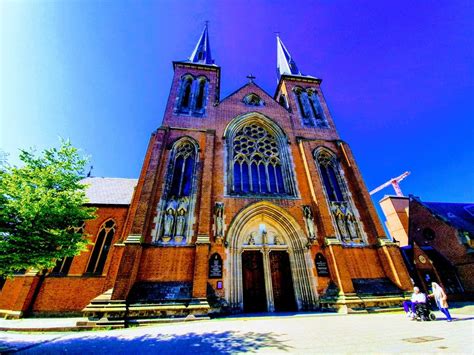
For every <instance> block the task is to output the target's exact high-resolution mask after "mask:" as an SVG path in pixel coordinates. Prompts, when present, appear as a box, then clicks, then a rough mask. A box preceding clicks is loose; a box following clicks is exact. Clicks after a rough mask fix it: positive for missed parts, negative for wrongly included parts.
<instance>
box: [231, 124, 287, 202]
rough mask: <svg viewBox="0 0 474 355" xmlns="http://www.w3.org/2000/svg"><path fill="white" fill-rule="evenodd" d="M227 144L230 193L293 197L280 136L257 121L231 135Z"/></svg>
mask: <svg viewBox="0 0 474 355" xmlns="http://www.w3.org/2000/svg"><path fill="white" fill-rule="evenodd" d="M227 142H228V146H229V152H230V154H229V158H230V163H229V167H230V171H229V183H230V184H229V185H230V189H229V190H230V191H229V192H230V193H231V194H236V195H294V194H295V188H294V182H293V174H292V172H291V169H290V164H289V157H288V152H287V151H286V147H284V144H283V142H284V139H283V137H281V136H278V135H277V134H275V133H274V132H271V131H270V130H268V129H267V128H265V127H264V126H263V125H261V124H259V123H257V122H249V123H248V124H246V125H244V126H242V127H241V128H240V129H237V130H236V131H235V132H234V134H230V135H229V137H228V141H227Z"/></svg>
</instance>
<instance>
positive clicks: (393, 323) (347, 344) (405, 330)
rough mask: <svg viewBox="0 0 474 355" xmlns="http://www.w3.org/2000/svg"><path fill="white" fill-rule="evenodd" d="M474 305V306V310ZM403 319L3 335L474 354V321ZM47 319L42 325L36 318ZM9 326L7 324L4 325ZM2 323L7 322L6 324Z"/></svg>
mask: <svg viewBox="0 0 474 355" xmlns="http://www.w3.org/2000/svg"><path fill="white" fill-rule="evenodd" d="M468 308H470V307H468ZM436 314H437V316H438V320H437V321H434V322H416V321H410V320H408V319H407V318H406V316H405V315H404V314H402V313H396V314H393V313H391V314H355V315H338V314H324V313H323V314H305V313H299V314H283V315H279V316H268V315H262V316H253V317H235V318H225V319H214V320H207V321H195V322H183V323H174V324H162V325H155V326H148V327H139V328H129V329H120V330H109V331H106V330H102V331H84V332H64V333H59V332H48V333H21V332H3V333H0V349H1V350H2V353H8V352H17V351H18V352H20V353H26V354H50V353H67V354H104V353H109V354H138V353H159V354H190V353H223V354H235V353H244V352H258V353H260V352H261V353H298V354H308V353H321V354H327V353H445V354H453V353H463V354H472V353H473V346H472V345H473V339H474V316H473V315H472V311H470V310H469V309H467V311H466V309H464V310H463V309H461V310H454V312H453V316H454V318H455V321H453V322H451V323H448V322H446V321H445V320H444V318H442V317H441V313H439V312H436ZM35 321H40V320H35ZM2 322H3V323H4V322H6V321H2ZM3 323H2V324H3Z"/></svg>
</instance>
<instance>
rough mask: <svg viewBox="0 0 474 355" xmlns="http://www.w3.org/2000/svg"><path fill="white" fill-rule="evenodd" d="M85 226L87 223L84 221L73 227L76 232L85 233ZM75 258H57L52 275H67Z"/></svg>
mask: <svg viewBox="0 0 474 355" xmlns="http://www.w3.org/2000/svg"><path fill="white" fill-rule="evenodd" d="M84 227H85V223H84V222H82V224H81V225H80V226H79V227H75V228H73V230H74V233H78V234H84ZM73 259H74V257H73V256H67V257H65V258H62V259H59V260H57V261H56V265H55V266H54V268H53V270H51V274H52V275H67V273H68V272H69V269H70V268H71V264H72V260H73Z"/></svg>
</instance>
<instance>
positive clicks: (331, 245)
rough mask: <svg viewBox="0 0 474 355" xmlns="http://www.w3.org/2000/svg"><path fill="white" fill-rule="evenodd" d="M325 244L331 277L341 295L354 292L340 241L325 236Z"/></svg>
mask: <svg viewBox="0 0 474 355" xmlns="http://www.w3.org/2000/svg"><path fill="white" fill-rule="evenodd" d="M326 245H327V247H328V249H329V258H328V266H329V268H330V272H331V277H332V279H333V281H334V282H336V285H337V287H338V288H339V294H340V295H341V296H343V295H345V294H352V293H354V291H355V290H354V285H353V284H352V279H351V275H350V273H349V265H347V262H346V258H345V255H344V250H343V247H342V243H341V241H340V240H339V239H336V238H326Z"/></svg>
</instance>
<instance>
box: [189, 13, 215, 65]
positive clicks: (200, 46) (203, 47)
mask: <svg viewBox="0 0 474 355" xmlns="http://www.w3.org/2000/svg"><path fill="white" fill-rule="evenodd" d="M208 25H209V21H207V20H206V21H204V30H203V31H202V33H201V37H199V41H198V43H197V44H196V47H195V48H194V51H193V53H192V54H191V56H190V57H189V61H190V62H193V63H200V64H214V60H212V56H211V46H210V44H209V33H208Z"/></svg>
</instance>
